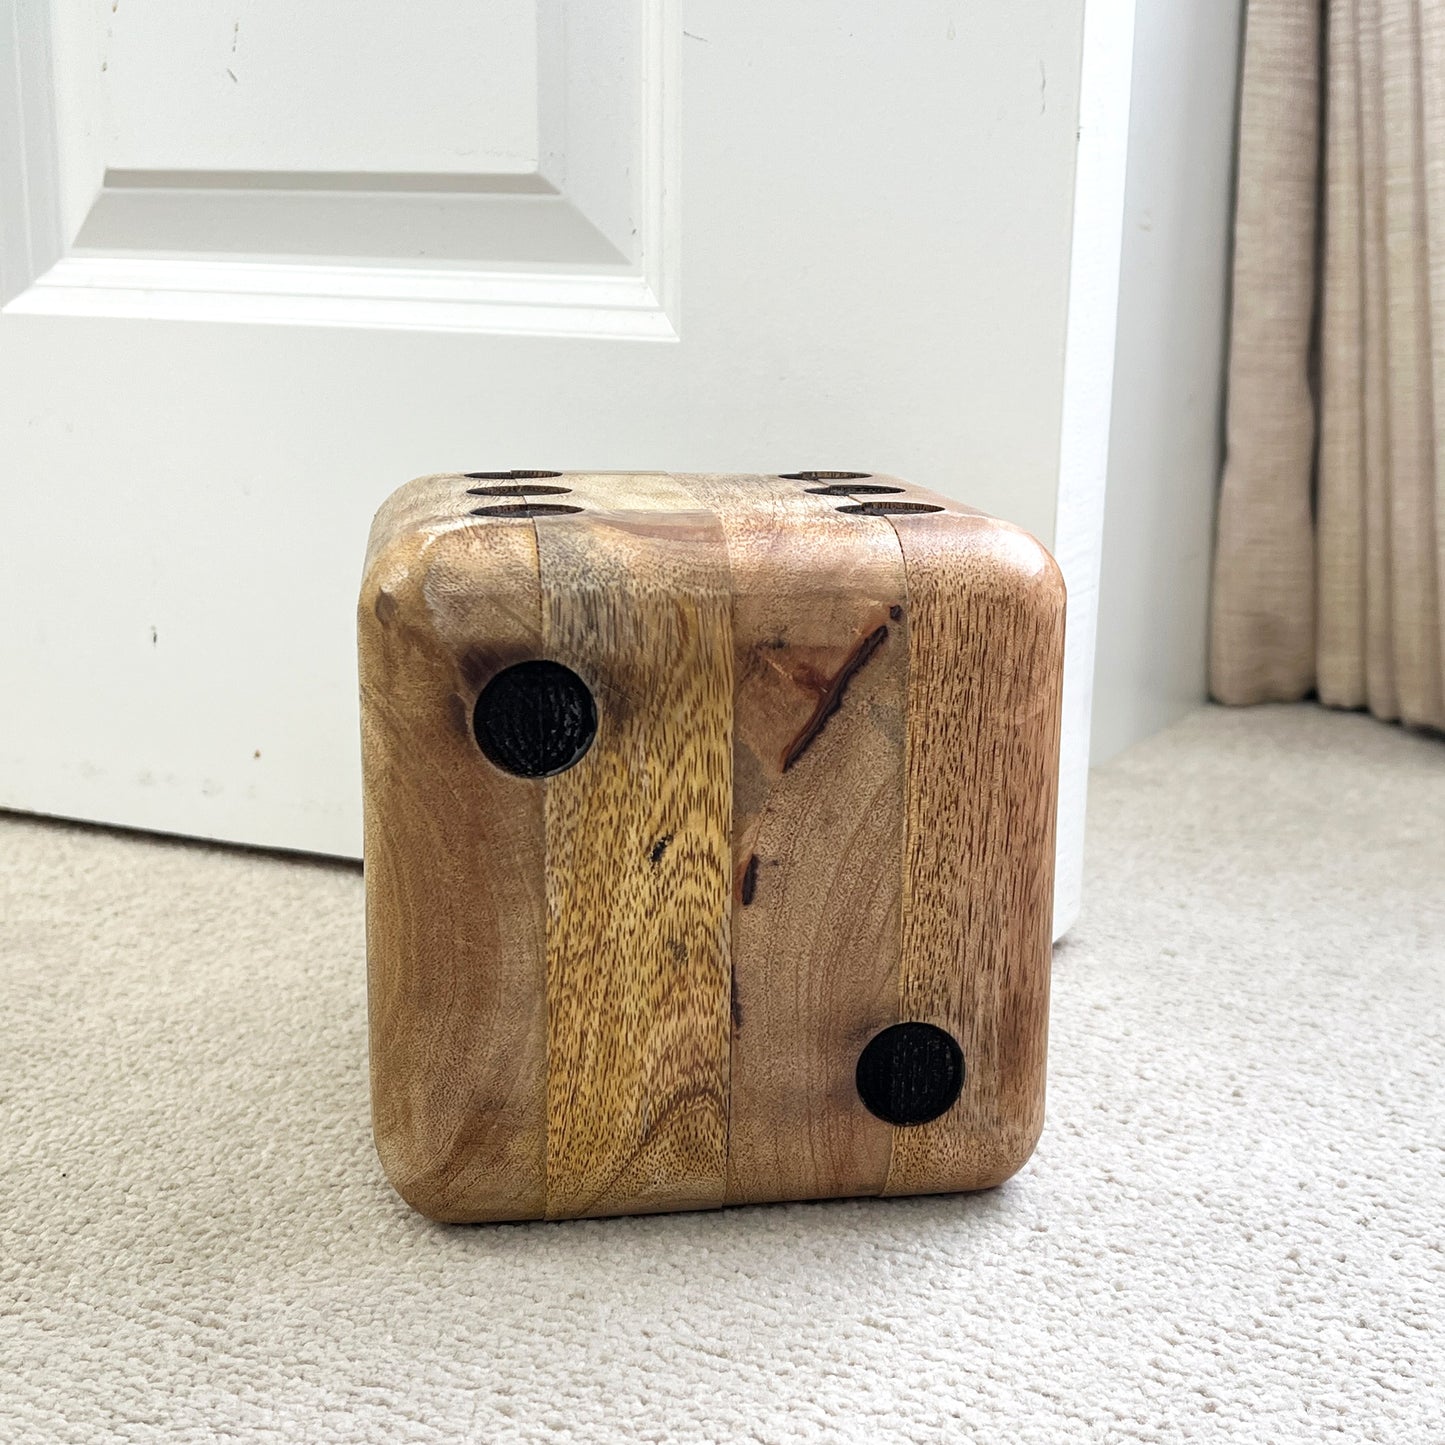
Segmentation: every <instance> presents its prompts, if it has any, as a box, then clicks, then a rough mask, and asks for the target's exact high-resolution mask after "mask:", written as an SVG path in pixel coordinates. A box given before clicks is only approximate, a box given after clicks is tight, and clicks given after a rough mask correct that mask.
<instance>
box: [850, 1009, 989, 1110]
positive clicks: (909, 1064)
mask: <svg viewBox="0 0 1445 1445" xmlns="http://www.w3.org/2000/svg"><path fill="white" fill-rule="evenodd" d="M857 1083H858V1097H859V1098H860V1099H862V1100H863V1103H864V1104H865V1105H866V1106H867V1108H868V1110H869V1112H870V1113H873V1114H876V1115H877V1116H878V1117H879V1118H880V1119H883V1120H886V1121H887V1122H888V1123H889V1124H904V1125H907V1124H926V1123H927V1122H928V1121H929V1120H930V1119H936V1118H938V1116H939V1115H940V1114H943V1113H946V1112H947V1111H948V1110H949V1109H951V1108H952V1107H953V1104H954V1101H955V1100H956V1099H957V1098H958V1096H959V1093H960V1092H961V1091H962V1089H963V1050H962V1049H961V1048H959V1046H958V1041H957V1040H956V1039H955V1038H954V1037H953V1035H952V1034H950V1033H948V1032H946V1031H945V1030H943V1029H941V1028H938V1027H936V1026H935V1025H933V1024H922V1023H903V1024H894V1025H893V1026H892V1027H891V1028H886V1029H884V1030H883V1032H882V1033H881V1034H875V1035H874V1036H873V1037H872V1038H871V1039H869V1040H868V1043H867V1044H866V1046H865V1047H864V1049H863V1052H862V1053H861V1054H859V1056H858V1073H857Z"/></svg>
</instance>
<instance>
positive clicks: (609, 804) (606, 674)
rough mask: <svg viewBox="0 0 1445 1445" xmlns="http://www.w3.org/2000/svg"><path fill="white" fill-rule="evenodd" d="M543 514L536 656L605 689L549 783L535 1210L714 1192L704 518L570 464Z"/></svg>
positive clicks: (710, 669) (720, 1141)
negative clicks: (561, 498) (542, 1093)
mask: <svg viewBox="0 0 1445 1445" xmlns="http://www.w3.org/2000/svg"><path fill="white" fill-rule="evenodd" d="M566 484H567V485H568V486H569V487H571V488H572V489H573V491H572V495H571V496H569V497H567V498H566V499H565V500H566V502H568V503H575V504H577V505H579V506H582V507H583V508H584V509H585V510H584V511H583V512H582V513H581V514H579V515H573V516H544V517H539V518H537V519H536V522H535V527H536V532H537V545H538V555H539V560H540V569H541V573H540V575H541V583H542V596H543V641H544V653H545V655H546V656H547V657H550V658H553V659H555V660H557V661H559V662H562V663H564V664H566V665H567V666H568V667H571V668H572V669H573V670H574V671H576V672H577V673H578V674H579V675H580V676H581V677H582V678H583V679H584V680H585V681H586V682H587V684H588V686H589V687H590V688H591V689H592V691H593V694H594V696H595V698H596V701H597V706H598V713H599V727H598V732H597V737H596V741H595V742H594V744H593V746H592V748H591V750H590V751H589V752H588V754H587V756H586V757H584V758H583V759H582V761H581V762H579V763H578V764H577V765H576V766H575V767H573V768H571V769H569V770H568V771H567V772H565V773H560V774H558V775H557V776H555V777H553V778H551V779H549V780H548V781H547V784H546V803H545V819H546V851H547V857H546V891H547V997H548V1064H547V1213H548V1215H549V1216H553V1217H556V1216H563V1215H578V1214H617V1213H632V1212H641V1211H649V1210H662V1209H684V1208H700V1207H705V1206H708V1205H716V1204H720V1203H721V1202H722V1200H723V1195H724V1187H725V1170H726V1159H727V1092H728V1017H729V1013H728V996H729V981H728V974H729V969H728V947H727V930H728V922H729V904H728V891H729V884H730V881H731V869H730V866H729V840H728V835H729V823H730V818H731V807H732V693H733V679H732V642H731V637H730V629H729V597H728V577H727V561H726V550H725V547H724V544H723V538H722V533H721V528H720V525H719V523H718V520H717V518H716V517H715V516H713V515H711V514H709V513H707V512H705V511H703V510H701V509H699V508H698V507H697V504H696V502H695V501H694V500H693V498H692V497H691V496H690V495H689V494H688V492H687V491H686V490H685V489H684V488H683V487H682V486H681V485H680V484H679V483H678V482H677V481H676V480H675V479H673V478H670V477H665V476H658V475H640V476H628V475H604V476H590V475H580V474H579V475H569V476H568V477H567V478H566Z"/></svg>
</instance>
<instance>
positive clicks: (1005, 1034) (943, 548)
mask: <svg viewBox="0 0 1445 1445" xmlns="http://www.w3.org/2000/svg"><path fill="white" fill-rule="evenodd" d="M891 520H892V522H893V525H894V527H895V528H896V529H897V532H898V536H899V540H900V542H901V544H902V548H903V561H904V569H905V572H906V575H907V579H908V601H909V616H910V630H909V684H908V713H909V745H908V775H907V799H908V803H907V806H908V820H907V841H906V847H905V852H904V857H903V954H902V971H901V979H900V1013H901V1015H902V1016H903V1017H904V1018H908V1019H917V1020H919V1021H921V1022H924V1023H932V1024H937V1025H938V1026H939V1027H941V1028H944V1029H947V1030H948V1031H949V1032H950V1033H951V1034H952V1035H953V1036H954V1038H955V1039H957V1040H958V1042H959V1043H960V1044H961V1045H962V1047H963V1054H964V1067H965V1070H966V1073H965V1082H964V1088H963V1093H962V1095H961V1097H960V1098H959V1101H958V1103H957V1104H956V1105H955V1106H954V1107H953V1108H952V1109H951V1110H949V1112H948V1113H946V1114H944V1115H943V1116H942V1117H941V1118H939V1119H936V1120H934V1121H933V1122H931V1123H927V1124H919V1125H916V1126H914V1127H911V1128H906V1129H899V1130H897V1131H896V1133H895V1136H894V1141H893V1159H892V1164H891V1167H890V1168H889V1171H888V1182H887V1188H886V1192H887V1193H889V1194H908V1193H918V1192H922V1191H929V1192H931V1191H937V1190H953V1189H980V1188H985V1187H987V1186H989V1185H992V1184H997V1183H999V1182H1001V1181H1002V1180H1003V1179H1006V1178H1007V1177H1008V1176H1009V1175H1010V1174H1012V1173H1014V1172H1015V1170H1017V1169H1018V1168H1019V1166H1020V1165H1021V1164H1022V1163H1023V1162H1024V1161H1025V1160H1026V1159H1027V1158H1028V1156H1029V1154H1030V1153H1031V1152H1032V1151H1033V1147H1034V1144H1035V1142H1036V1141H1037V1139H1038V1135H1039V1130H1040V1129H1041V1128H1042V1126H1043V1106H1044V1062H1045V1051H1046V1048H1047V1042H1048V991H1049V958H1050V931H1051V930H1050V923H1051V918H1052V904H1051V895H1052V890H1053V869H1054V813H1055V801H1056V794H1057V789H1058V755H1059V720H1060V683H1061V679H1062V671H1063V638H1064V585H1063V579H1062V577H1061V575H1060V573H1059V570H1058V567H1057V565H1056V564H1055V562H1054V560H1053V559H1052V558H1051V557H1050V556H1049V554H1048V553H1047V552H1046V551H1045V550H1044V549H1043V547H1041V546H1040V545H1039V544H1038V543H1037V542H1036V541H1034V539H1033V538H1032V537H1030V536H1028V535H1027V534H1026V533H1024V532H1021V531H1019V530H1018V529H1016V528H1013V527H1009V526H1007V525H1006V524H1004V523H1000V522H996V521H994V520H992V519H991V518H986V517H981V516H978V515H976V514H974V515H963V514H961V513H959V512H953V511H946V512H941V513H932V514H926V515H921V516H899V517H894V518H892V519H891Z"/></svg>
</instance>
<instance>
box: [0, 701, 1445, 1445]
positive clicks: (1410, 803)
mask: <svg viewBox="0 0 1445 1445" xmlns="http://www.w3.org/2000/svg"><path fill="white" fill-rule="evenodd" d="M1090 826H1091V832H1090V838H1089V856H1090V865H1089V878H1088V883H1087V894H1086V903H1085V913H1084V917H1083V920H1082V921H1081V922H1080V924H1079V925H1078V928H1077V930H1076V931H1075V933H1074V934H1073V936H1072V937H1071V939H1070V940H1069V941H1067V942H1066V943H1065V944H1064V945H1062V946H1061V947H1060V949H1059V950H1058V953H1057V956H1056V961H1055V975H1054V977H1055V1001H1054V1015H1053V1019H1054V1029H1053V1046H1052V1056H1051V1067H1052V1079H1051V1093H1050V1122H1049V1126H1048V1128H1047V1130H1046V1132H1045V1135H1044V1140H1043V1143H1042V1145H1041V1146H1040V1148H1039V1151H1038V1154H1037V1155H1036V1156H1035V1159H1034V1161H1033V1162H1032V1163H1031V1164H1030V1166H1029V1167H1028V1168H1027V1169H1026V1170H1025V1171H1024V1172H1023V1173H1022V1174H1021V1175H1020V1176H1019V1177H1018V1178H1017V1179H1016V1180H1014V1181H1013V1182H1012V1183H1010V1184H1009V1185H1007V1186H1005V1187H1004V1188H1003V1189H1000V1190H998V1191H995V1192H994V1193H991V1194H987V1195H980V1196H974V1197H971V1198H952V1199H950V1198H934V1199H921V1200H908V1201H902V1202H878V1201H860V1202H844V1203H835V1204H825V1205H799V1206H789V1207H779V1208H764V1209H748V1210H737V1211H731V1212H727V1213H722V1214H711V1215H694V1216H679V1217H672V1218H652V1219H630V1220H617V1221H609V1222H605V1223H586V1224H580V1225H531V1226H512V1227H500V1228H446V1227H442V1226H438V1225H433V1224H429V1223H427V1222H426V1221H425V1220H423V1219H420V1218H418V1217H417V1216H415V1215H412V1214H410V1213H409V1212H408V1211H407V1209H406V1208H405V1206H403V1205H402V1204H401V1202H400V1201H399V1200H398V1199H396V1198H395V1197H394V1196H393V1195H392V1194H391V1192H390V1190H389V1189H388V1187H387V1185H386V1184H385V1182H384V1181H383V1179H382V1177H381V1174H380V1171H379V1169H378V1166H377V1164H376V1161H375V1158H374V1157H373V1155H372V1152H371V1144H370V1137H369V1134H368V1125H367V1113H366V1041H365V1035H364V1028H363V1025H364V991H363V965H362V932H361V880H360V877H359V874H358V872H357V871H356V870H354V869H352V868H348V867H343V866H338V865H328V864H318V863H306V862H297V861H292V860H285V859H277V858H269V857H263V856H256V855H252V854H246V853H241V852H233V851H229V850H223V849H211V848H204V847H196V846H188V845H184V844H180V843H173V842H164V841H153V840H145V839H141V838H136V837H127V836H117V835H115V834H111V833H106V832H102V831H98V830H91V829H83V828H75V827H68V826H64V825H59V824H51V823H43V822H34V821H25V820H19V819H15V820H11V821H6V822H3V823H0V924H3V933H0V990H3V993H0V1029H3V1034H0V1440H4V1441H5V1442H11V1441H44V1442H50V1441H56V1442H61V1441H85V1442H97V1441H105V1440H126V1441H148V1440H189V1441H210V1440H215V1439H237V1440H276V1441H306V1442H310V1441H378V1442H380V1441H386V1442H392V1441H456V1440H477V1441H510V1440H521V1441H630V1440H641V1441H669V1442H672V1441H692V1440H761V1441H779V1442H782V1441H795V1440H805V1441H812V1440H816V1441H848V1440H861V1441H868V1442H892V1441H900V1442H901V1441H908V1442H933V1441H940V1442H941V1441H949V1442H953V1441H960V1440H969V1439H973V1440H978V1441H986V1442H990V1445H993V1442H997V1445H1016V1442H1039V1445H1060V1442H1070V1441H1186V1440H1189V1441H1192V1440H1200V1441H1223V1440H1228V1441H1247V1442H1266V1441H1303V1440H1329V1441H1342V1442H1343V1441H1390V1442H1401V1445H1434V1442H1440V1441H1445V1255H1442V1246H1441V1240H1442V1233H1445V1228H1442V1226H1445V1158H1442V1150H1441V1145H1442V1139H1445V1106H1442V1097H1445V1072H1442V1064H1445V1041H1442V1015H1445V742H1442V741H1441V740H1439V739H1437V738H1429V737H1423V736H1418V735H1412V734H1410V733H1407V732H1404V731H1402V730H1400V729H1398V728H1391V727H1387V726H1385V725H1383V724H1380V723H1376V722H1372V721H1369V720H1367V719H1365V718H1362V717H1355V716H1340V715H1331V714H1326V713H1323V712H1321V711H1318V710H1316V709H1314V708H1311V707H1295V708H1275V709H1264V710H1258V711H1251V712H1237V713H1226V712H1222V711H1217V710H1211V711H1206V712H1201V713H1199V714H1197V715H1195V716H1194V717H1192V718H1190V719H1189V720H1187V721H1186V722H1185V723H1184V724H1183V725H1181V726H1179V727H1176V728H1174V729H1173V730H1172V731H1170V732H1168V733H1166V734H1164V735H1163V736H1161V737H1159V738H1157V739H1154V740H1153V741H1151V742H1149V743H1147V744H1145V745H1143V746H1142V747H1140V748H1138V749H1136V750H1134V751H1133V752H1132V753H1130V754H1128V755H1126V757H1125V758H1124V759H1123V760H1121V761H1120V762H1118V763H1117V764H1115V765H1114V766H1111V767H1109V768H1107V769H1105V770H1103V771H1102V772H1101V773H1099V774H1097V775H1096V776H1095V779H1094V785H1093V801H1092V809H1091V818H1090Z"/></svg>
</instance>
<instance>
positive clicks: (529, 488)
mask: <svg viewBox="0 0 1445 1445" xmlns="http://www.w3.org/2000/svg"><path fill="white" fill-rule="evenodd" d="M462 475H463V476H464V477H467V478H468V479H469V480H472V481H490V482H497V483H501V484H503V485H498V486H492V487H468V488H467V495H468V496H469V497H513V498H517V499H519V500H515V501H511V502H502V501H492V502H484V503H483V504H482V505H481V506H480V507H473V508H472V511H471V515H472V516H473V517H515V518H521V517H557V516H563V515H566V514H567V513H570V512H580V511H581V510H582V508H581V507H577V506H574V505H573V504H572V503H570V502H538V501H534V500H533V498H535V497H565V496H567V495H568V494H569V493H570V492H571V490H572V488H571V487H559V486H556V485H554V484H552V483H550V482H548V481H546V480H544V479H545V478H549V477H560V476H561V475H562V473H561V472H541V471H532V472H463V473H462ZM778 475H779V477H781V479H782V480H783V481H785V482H824V483H825V485H824V486H821V487H809V488H807V490H808V491H809V492H811V493H812V494H813V495H814V496H817V497H881V496H888V495H898V494H901V493H902V491H903V488H902V487H885V486H880V485H878V484H877V483H871V484H865V485H863V486H858V485H854V484H851V483H849V482H848V481H846V480H845V479H846V478H850V477H867V476H871V475H872V474H871V473H870V472H780V473H778ZM507 483H510V485H506V484H507ZM529 483H531V484H530V485H529ZM942 510H943V508H942V507H940V506H937V505H935V504H934V503H933V502H879V501H869V502H855V503H853V504H852V505H851V506H847V507H839V508H838V511H840V512H851V513H853V514H854V515H856V516H864V517H901V516H906V515H908V514H910V513H917V512H941V511H942Z"/></svg>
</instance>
